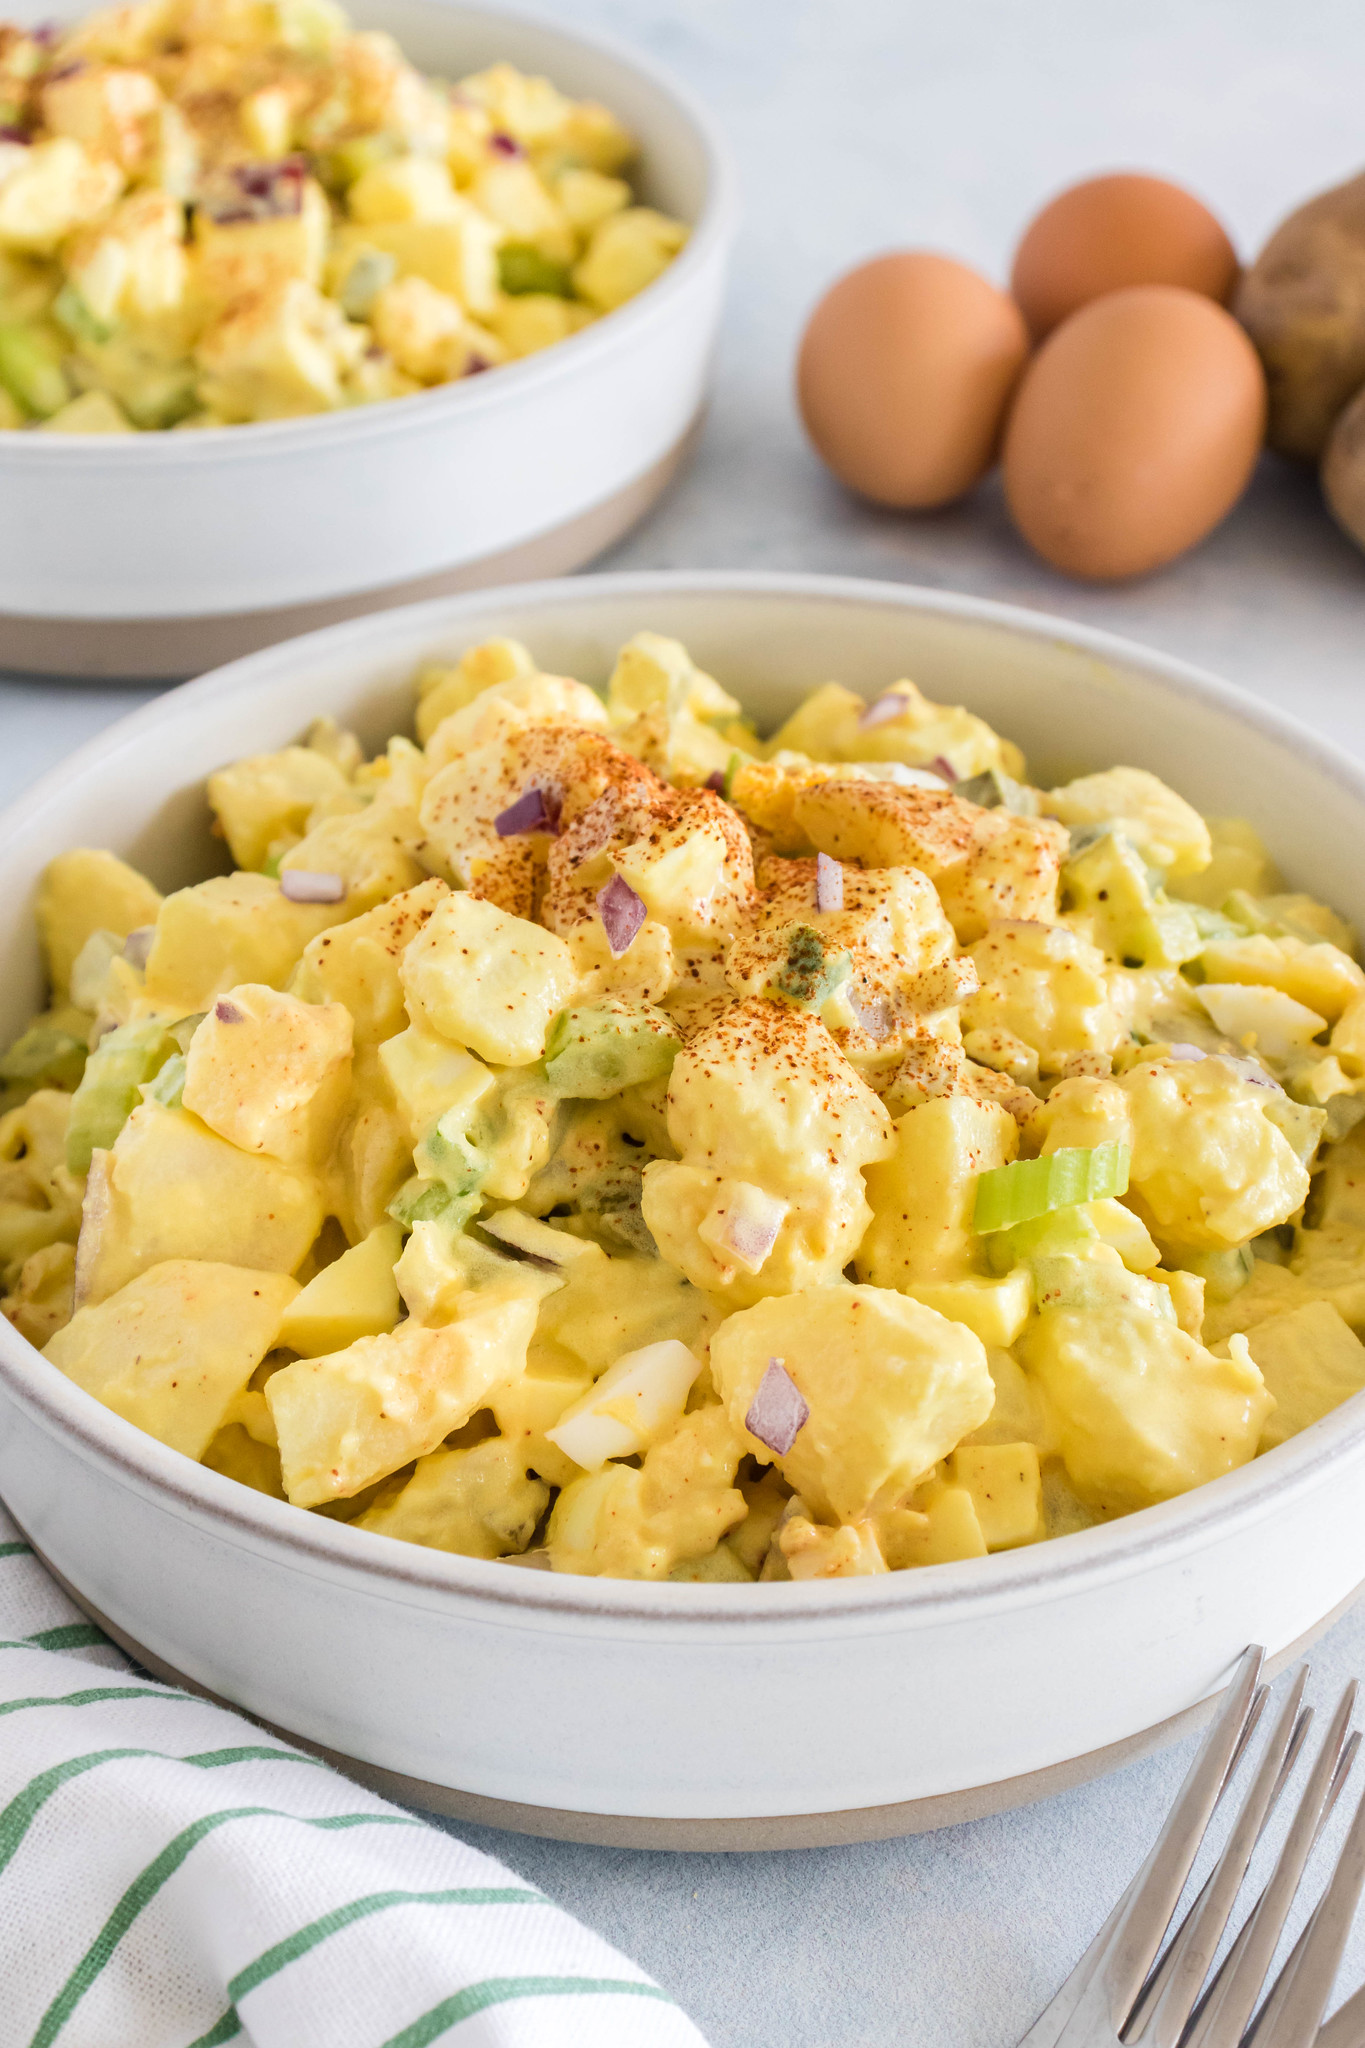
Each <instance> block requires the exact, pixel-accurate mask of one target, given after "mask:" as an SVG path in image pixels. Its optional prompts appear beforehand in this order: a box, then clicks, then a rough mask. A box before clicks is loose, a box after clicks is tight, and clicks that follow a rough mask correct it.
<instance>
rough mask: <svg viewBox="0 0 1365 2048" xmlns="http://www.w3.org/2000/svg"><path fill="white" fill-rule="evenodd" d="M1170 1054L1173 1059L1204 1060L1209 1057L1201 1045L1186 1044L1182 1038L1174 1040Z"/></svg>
mask: <svg viewBox="0 0 1365 2048" xmlns="http://www.w3.org/2000/svg"><path fill="white" fill-rule="evenodd" d="M1170 1054H1171V1058H1172V1059H1173V1060H1202V1059H1207V1057H1208V1055H1207V1053H1206V1052H1205V1051H1204V1048H1203V1047H1202V1046H1201V1045H1186V1044H1185V1042H1184V1041H1183V1040H1182V1039H1175V1040H1173V1041H1172V1043H1171V1047H1170Z"/></svg>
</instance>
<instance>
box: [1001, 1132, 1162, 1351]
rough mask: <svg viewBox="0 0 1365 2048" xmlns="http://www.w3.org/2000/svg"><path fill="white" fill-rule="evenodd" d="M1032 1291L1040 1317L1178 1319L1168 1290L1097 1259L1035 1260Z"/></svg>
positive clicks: (1137, 1274) (1138, 1274)
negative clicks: (1136, 1314) (1133, 1313)
mask: <svg viewBox="0 0 1365 2048" xmlns="http://www.w3.org/2000/svg"><path fill="white" fill-rule="evenodd" d="M1053 1156H1054V1157H1055V1156H1056V1155H1055V1154H1054V1155H1053ZM1033 1287H1034V1294H1035V1296H1036V1299H1037V1303H1038V1309H1039V1313H1040V1314H1046V1312H1047V1311H1048V1310H1049V1309H1072V1310H1076V1309H1079V1310H1081V1311H1083V1312H1084V1313H1087V1314H1101V1315H1102V1314H1105V1313H1108V1312H1112V1311H1114V1310H1116V1309H1132V1308H1142V1309H1146V1310H1148V1312H1149V1313H1150V1314H1152V1315H1155V1316H1160V1317H1161V1318H1162V1320H1163V1322H1168V1323H1173V1322H1174V1321H1175V1319H1176V1316H1175V1303H1174V1301H1173V1300H1172V1299H1171V1290H1170V1288H1169V1287H1163V1286H1162V1284H1161V1282H1160V1281H1159V1280H1147V1279H1144V1278H1143V1276H1142V1274H1141V1273H1129V1272H1128V1271H1127V1270H1126V1269H1125V1268H1124V1267H1123V1266H1120V1265H1117V1264H1113V1265H1111V1264H1108V1263H1102V1262H1101V1261H1099V1260H1097V1259H1076V1258H1066V1257H1060V1258H1049V1259H1035V1261H1034V1264H1033Z"/></svg>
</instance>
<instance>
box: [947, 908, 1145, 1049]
mask: <svg viewBox="0 0 1365 2048" xmlns="http://www.w3.org/2000/svg"><path fill="white" fill-rule="evenodd" d="M971 957H972V959H973V961H974V962H975V963H976V971H977V974H978V975H979V976H980V979H981V987H980V989H979V990H978V991H977V993H976V994H975V995H969V996H968V998H967V1000H966V1002H965V1003H964V1004H963V1006H962V1028H963V1031H964V1032H983V1031H984V1032H999V1031H1008V1032H1012V1033H1013V1034H1014V1035H1015V1037H1016V1038H1019V1039H1022V1041H1023V1043H1024V1044H1025V1045H1027V1046H1030V1047H1032V1049H1033V1051H1034V1052H1036V1053H1037V1055H1038V1064H1039V1066H1040V1068H1041V1070H1042V1071H1043V1073H1045V1074H1055V1073H1059V1072H1060V1071H1061V1070H1062V1069H1063V1068H1064V1067H1065V1065H1066V1063H1067V1061H1068V1060H1069V1059H1070V1058H1071V1057H1072V1056H1073V1054H1075V1053H1078V1052H1097V1053H1112V1052H1113V1051H1114V1049H1115V1047H1116V1046H1117V1045H1118V1044H1119V1043H1120V1041H1121V1040H1122V1039H1123V1038H1125V1037H1126V1036H1127V1031H1126V1027H1125V1024H1124V1021H1123V1019H1122V1018H1121V1017H1120V1016H1119V1015H1118V1014H1117V1012H1116V1011H1115V1009H1114V1007H1113V1004H1112V1003H1111V1001H1110V997H1109V984H1108V981H1107V979H1106V976H1105V966H1104V955H1103V954H1102V953H1101V952H1100V951H1099V949H1098V947H1095V946H1092V945H1090V944H1089V942H1088V941H1087V940H1085V939H1083V938H1081V937H1080V936H1079V934H1078V933H1076V932H1073V931H1070V930H1068V928H1067V927H1066V926H1065V925H1059V924H1054V925H1044V924H1031V923H1022V922H1019V921H1017V920H1009V921H1004V920H1002V921H1001V922H999V923H997V924H993V925H992V926H991V928H990V930H989V932H988V933H987V934H986V936H985V938H984V939H978V940H977V942H976V944H975V945H974V946H973V947H972V949H971Z"/></svg>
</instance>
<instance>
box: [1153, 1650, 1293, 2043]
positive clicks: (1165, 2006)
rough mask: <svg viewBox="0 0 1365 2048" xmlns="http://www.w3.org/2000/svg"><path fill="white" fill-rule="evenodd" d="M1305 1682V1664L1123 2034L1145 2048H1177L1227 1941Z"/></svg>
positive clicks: (1289, 1753)
mask: <svg viewBox="0 0 1365 2048" xmlns="http://www.w3.org/2000/svg"><path fill="white" fill-rule="evenodd" d="M1307 1680H1308V1666H1307V1665H1306V1664H1301V1665H1300V1666H1299V1668H1298V1671H1297V1672H1296V1673H1295V1675H1294V1679H1293V1683H1292V1684H1291V1686H1290V1688H1289V1691H1288V1693H1287V1694H1286V1696H1285V1700H1284V1704H1283V1705H1282V1706H1281V1708H1280V1711H1279V1714H1278V1715H1277V1716H1276V1721H1275V1726H1274V1728H1273V1729H1272V1730H1271V1733H1270V1736H1269V1738H1268V1740H1267V1742H1266V1746H1265V1750H1264V1753H1263V1754H1262V1757H1261V1761H1260V1764H1259V1766H1258V1767H1257V1770H1256V1775H1255V1777H1254V1778H1253V1779H1252V1781H1251V1785H1250V1787H1249V1789H1248V1791H1247V1794H1246V1797H1245V1798H1244V1799H1243V1801H1242V1806H1241V1810H1240V1812H1239V1813H1238V1815H1237V1818H1236V1820H1235V1821H1234V1822H1233V1825H1232V1830H1231V1832H1230V1834H1229V1835H1228V1838H1227V1841H1226V1843H1225V1844H1224V1846H1223V1852H1222V1854H1221V1855H1220V1857H1219V1858H1218V1861H1217V1863H1216V1865H1215V1866H1214V1869H1213V1873H1212V1875H1211V1877H1210V1878H1209V1881H1208V1883H1207V1884H1206V1885H1205V1887H1204V1890H1203V1891H1202V1892H1201V1894H1200V1896H1199V1899H1198V1902H1197V1903H1196V1905H1195V1907H1194V1910H1193V1911H1192V1912H1191V1913H1190V1914H1189V1915H1188V1916H1187V1917H1186V1920H1185V1924H1184V1926H1183V1927H1182V1929H1181V1931H1180V1933H1179V1934H1178V1935H1177V1936H1176V1938H1175V1940H1174V1942H1172V1944H1171V1946H1170V1948H1169V1949H1168V1950H1167V1952H1166V1957H1165V1958H1164V1961H1165V1963H1166V1969H1165V1972H1164V1975H1165V1982H1164V1984H1163V1986H1162V1988H1161V1990H1160V1991H1159V1993H1158V1995H1157V1997H1156V2000H1155V2002H1154V2003H1152V2004H1151V2005H1150V2006H1149V2008H1148V2018H1147V2020H1146V2022H1145V2024H1143V2026H1142V2029H1141V2032H1140V2033H1138V2034H1134V2033H1133V2032H1132V2031H1131V2021H1130V2025H1129V2028H1128V2029H1126V2030H1125V2032H1124V2039H1125V2040H1126V2041H1130V2042H1133V2043H1135V2044H1136V2043H1137V2042H1141V2043H1142V2044H1143V2048H1177V2043H1178V2042H1179V2040H1180V2036H1181V2034H1182V2033H1183V2032H1184V2030H1185V2025H1186V2022H1187V2021H1188V2019H1189V2017H1190V2013H1191V2011H1192V2010H1193V2008H1194V2003H1195V2000H1196V1999H1197V1998H1198V1996H1199V1993H1200V1990H1201V1989H1202V1987H1203V1983H1204V1979H1205V1977H1207V1975H1208V1973H1209V1968H1210V1965H1211V1964H1212V1962H1213V1958H1214V1954H1215V1951H1216V1950H1217V1947H1218V1944H1219V1942H1220V1941H1221V1940H1222V1938H1223V1933H1224V1930H1225V1928H1226V1927H1227V1924H1228V1917H1229V1915H1230V1914H1231V1912H1232V1909H1233V1906H1234V1905H1235V1904H1236V1901H1237V1894H1238V1892H1239V1891H1240V1890H1241V1888H1242V1880H1243V1878H1244V1877H1245V1876H1246V1873H1247V1866H1248V1864H1249V1863H1250V1862H1251V1858H1252V1853H1253V1851H1254V1850H1255V1847H1256V1844H1257V1842H1259V1840H1260V1839H1261V1834H1262V1832H1263V1830H1264V1828H1265V1824H1266V1821H1267V1820H1268V1819H1269V1817H1270V1813H1271V1809H1272V1808H1273V1806H1274V1803H1275V1798H1276V1795H1277V1793H1278V1792H1279V1791H1281V1790H1282V1789H1283V1786H1284V1783H1285V1778H1286V1775H1287V1772H1286V1766H1288V1767H1289V1768H1292V1763H1291V1758H1292V1757H1293V1756H1294V1755H1296V1754H1297V1746H1296V1744H1295V1737H1296V1735H1297V1736H1298V1737H1299V1740H1300V1742H1301V1741H1302V1734H1301V1733H1300V1722H1301V1720H1303V1719H1304V1717H1303V1716H1302V1715H1301V1714H1300V1711H1299V1710H1300V1706H1301V1704H1302V1701H1303V1689H1304V1686H1305V1684H1306V1683H1307ZM1304 1732H1306V1730H1305V1731H1304Z"/></svg>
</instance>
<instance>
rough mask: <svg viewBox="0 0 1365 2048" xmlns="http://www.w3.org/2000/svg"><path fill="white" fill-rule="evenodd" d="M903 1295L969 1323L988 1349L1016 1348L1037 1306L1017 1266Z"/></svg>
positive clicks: (914, 1286)
mask: <svg viewBox="0 0 1365 2048" xmlns="http://www.w3.org/2000/svg"><path fill="white" fill-rule="evenodd" d="M1153 1263H1154V1264H1155V1261H1153ZM875 1284H876V1285H878V1286H880V1285H881V1284H882V1283H881V1282H880V1281H878V1282H876V1283H875ZM901 1292H902V1293H903V1294H909V1295H913V1296H914V1299H915V1300H916V1301H921V1302H923V1304H924V1306H925V1307H926V1308H931V1309H933V1310H935V1312H936V1313H937V1314H938V1315H941V1316H946V1317H947V1318H948V1321H949V1322H950V1323H965V1324H966V1325H967V1328H968V1329H969V1330H972V1331H974V1332H975V1333H976V1335H977V1336H978V1337H979V1338H980V1339H981V1341H982V1343H983V1344H985V1345H986V1346H988V1347H989V1346H991V1345H998V1346H1000V1347H1001V1348H1004V1347H1006V1346H1008V1345H1010V1344H1012V1343H1013V1342H1014V1340H1015V1338H1016V1337H1017V1336H1018V1335H1019V1332H1020V1331H1021V1330H1022V1329H1023V1327H1024V1324H1025V1323H1026V1322H1027V1321H1028V1318H1029V1310H1030V1309H1031V1308H1032V1306H1033V1284H1032V1282H1031V1280H1030V1278H1029V1275H1028V1270H1027V1268H1026V1267H1024V1266H1016V1267H1015V1269H1014V1271H1013V1272H1012V1273H1006V1274H1005V1275H1004V1277H1003V1279H999V1280H987V1279H984V1278H983V1277H982V1276H981V1275H980V1274H978V1273H968V1274H966V1275H965V1276H964V1277H963V1278H962V1279H960V1280H914V1281H912V1282H911V1283H910V1284H909V1285H908V1286H904V1287H902V1288H901Z"/></svg>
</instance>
